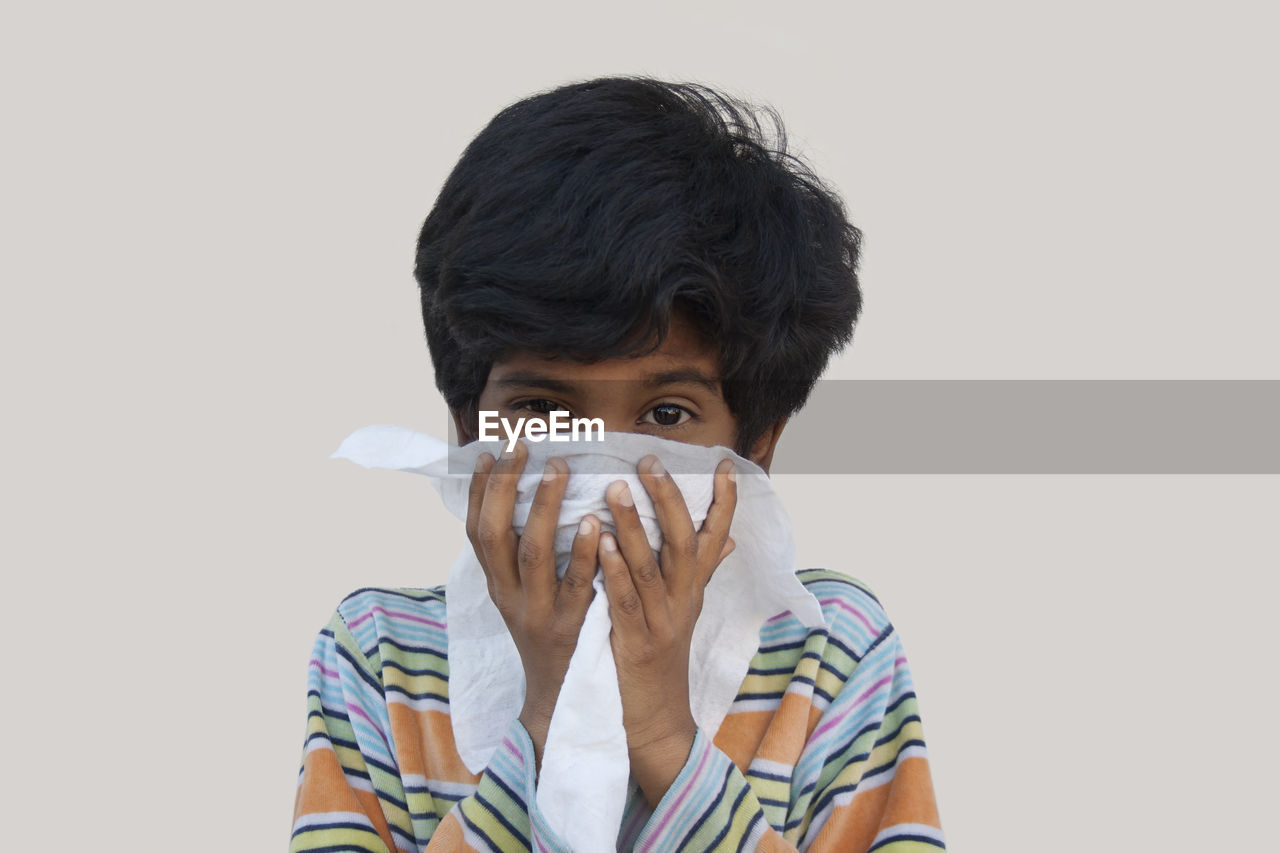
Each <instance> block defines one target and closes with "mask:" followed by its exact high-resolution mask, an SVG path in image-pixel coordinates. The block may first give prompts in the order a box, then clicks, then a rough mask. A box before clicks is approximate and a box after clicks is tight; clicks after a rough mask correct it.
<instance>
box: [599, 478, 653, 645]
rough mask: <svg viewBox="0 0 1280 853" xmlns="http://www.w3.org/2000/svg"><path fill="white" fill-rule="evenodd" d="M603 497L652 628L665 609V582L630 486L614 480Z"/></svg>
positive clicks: (632, 581)
mask: <svg viewBox="0 0 1280 853" xmlns="http://www.w3.org/2000/svg"><path fill="white" fill-rule="evenodd" d="M604 499H605V503H607V504H608V505H609V511H610V512H612V513H613V526H614V527H615V528H617V531H618V532H617V543H618V548H619V549H620V550H621V553H622V559H623V560H624V561H625V562H626V565H627V568H628V570H629V571H630V572H631V583H632V585H633V586H634V587H635V590H636V592H637V593H639V594H640V601H641V602H642V603H643V604H644V612H645V619H646V621H647V622H648V624H649V626H650V627H651V628H652V627H654V626H655V620H656V619H659V618H661V614H662V613H664V612H665V611H666V605H667V584H666V581H665V580H663V577H662V568H661V567H660V566H659V565H658V560H657V558H656V557H655V556H654V554H653V548H652V547H651V546H650V545H649V537H648V536H646V535H645V532H644V525H643V524H641V523H640V514H639V513H637V512H636V506H635V496H634V495H632V494H631V488H630V486H628V485H627V484H626V482H625V481H623V480H615V481H614V482H612V483H610V484H609V488H608V489H606V490H605V493H604Z"/></svg>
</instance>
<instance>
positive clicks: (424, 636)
mask: <svg viewBox="0 0 1280 853" xmlns="http://www.w3.org/2000/svg"><path fill="white" fill-rule="evenodd" d="M334 624H335V625H338V624H340V625H341V627H342V628H345V629H346V631H348V632H350V634H351V636H352V638H353V639H354V640H355V641H356V644H357V645H358V646H359V647H360V648H361V649H362V650H364V651H365V653H366V654H368V653H370V652H373V651H375V650H377V649H378V648H379V647H380V646H381V645H382V644H383V643H384V642H389V643H391V644H392V645H398V646H411V647H429V648H435V649H439V650H441V651H443V650H445V649H447V648H448V631H447V625H446V621H445V588H444V587H443V586H437V587H430V588H412V587H401V588H389V587H363V588H361V589H357V590H355V591H354V592H352V593H351V594H349V595H347V596H346V597H345V598H343V599H342V601H341V602H339V603H338V606H337V608H336V612H335V614H334Z"/></svg>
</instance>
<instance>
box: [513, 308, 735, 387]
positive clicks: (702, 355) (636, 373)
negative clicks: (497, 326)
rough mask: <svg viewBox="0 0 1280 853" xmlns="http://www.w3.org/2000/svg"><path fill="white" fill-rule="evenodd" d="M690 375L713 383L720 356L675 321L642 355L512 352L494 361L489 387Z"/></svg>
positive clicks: (687, 327)
mask: <svg viewBox="0 0 1280 853" xmlns="http://www.w3.org/2000/svg"><path fill="white" fill-rule="evenodd" d="M677 374H687V375H688V376H696V377H700V378H702V379H705V380H709V381H712V382H718V380H719V378H720V364H719V353H718V351H717V350H716V348H715V347H714V346H713V345H712V344H711V343H710V342H709V341H707V340H706V339H705V338H704V337H702V335H700V334H698V332H697V331H696V330H694V329H693V327H692V326H690V325H689V324H688V323H685V322H683V321H679V320H676V321H673V322H672V324H671V327H670V330H669V333H668V335H667V337H666V339H665V340H664V341H663V342H662V345H661V346H659V347H658V348H657V349H656V350H654V351H653V352H649V353H646V354H644V355H641V356H624V357H618V358H609V359H604V360H602V361H596V362H580V361H573V360H570V359H565V358H554V357H548V356H543V355H539V354H536V353H529V352H517V353H512V354H511V355H510V356H508V357H506V358H504V359H502V360H500V361H497V362H494V364H493V367H492V368H490V370H489V385H490V386H494V385H496V384H501V383H504V382H508V381H511V380H515V379H521V378H528V377H531V376H539V377H545V378H548V379H555V380H560V381H565V382H569V381H575V382H581V381H590V380H611V381H618V380H626V381H648V380H652V379H654V378H655V377H661V376H664V375H677Z"/></svg>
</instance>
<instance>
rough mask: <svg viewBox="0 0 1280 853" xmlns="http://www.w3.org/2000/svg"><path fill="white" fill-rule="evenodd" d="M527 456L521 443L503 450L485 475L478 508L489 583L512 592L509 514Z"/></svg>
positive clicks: (515, 579)
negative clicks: (485, 481)
mask: <svg viewBox="0 0 1280 853" xmlns="http://www.w3.org/2000/svg"><path fill="white" fill-rule="evenodd" d="M528 453H529V450H528V448H526V447H525V446H524V444H523V442H517V443H516V446H515V450H514V451H512V452H507V451H503V453H502V456H500V457H499V458H498V461H497V462H496V463H494V465H493V468H492V469H491V470H490V472H489V482H488V483H487V484H486V485H485V489H484V503H483V504H482V505H481V507H480V523H479V526H478V527H477V529H476V538H477V539H478V540H479V542H480V547H481V549H482V550H483V551H484V557H485V560H487V561H488V566H487V568H488V569H489V572H490V577H491V582H492V583H494V584H496V585H497V586H498V588H499V589H513V588H517V587H519V585H520V575H519V570H518V569H517V567H516V542H517V537H516V532H515V530H514V529H513V528H512V526H511V515H512V512H513V511H514V510H515V505H516V483H517V482H518V481H519V479H520V473H521V471H523V470H524V463H525V459H526V458H527V456H528Z"/></svg>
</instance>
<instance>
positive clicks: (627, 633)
mask: <svg viewBox="0 0 1280 853" xmlns="http://www.w3.org/2000/svg"><path fill="white" fill-rule="evenodd" d="M637 471H638V473H639V475H640V481H641V482H642V483H643V484H644V488H645V491H647V492H648V493H649V496H650V497H651V498H652V499H653V504H654V508H655V510H656V511H657V516H658V525H659V526H660V527H661V528H662V535H663V542H662V550H661V552H660V555H659V558H660V562H659V561H658V560H655V559H654V556H653V549H652V548H651V547H650V546H649V540H648V538H647V537H646V536H645V532H644V527H643V526H642V525H641V523H640V517H639V515H638V514H637V513H636V508H635V501H634V499H633V498H632V496H631V492H630V489H628V487H627V484H626V483H625V482H623V481H618V482H615V483H613V484H611V485H610V486H609V489H608V491H607V492H606V493H605V500H606V502H607V503H608V505H609V510H610V512H612V514H613V520H614V526H615V527H616V528H617V531H618V534H617V537H616V538H615V537H614V536H613V535H611V534H609V533H603V534H601V536H600V543H599V559H600V567H601V569H602V571H603V574H604V583H605V592H606V593H607V594H608V597H609V616H610V619H611V620H612V622H613V630H612V632H611V634H610V640H611V645H612V647H613V657H614V661H615V662H616V664H617V668H618V688H619V690H620V692H621V694H622V722H623V725H624V726H625V727H626V730H627V749H628V751H629V753H630V758H631V772H632V775H634V776H635V778H636V781H637V782H638V783H639V784H640V788H641V790H642V791H643V792H644V795H645V799H646V800H648V801H649V804H650V805H651V806H655V807H656V806H657V804H658V803H659V801H661V799H662V797H663V795H664V794H665V793H666V792H667V789H668V788H670V787H671V783H672V782H674V781H675V779H676V777H677V776H678V775H680V770H681V769H682V768H683V767H684V764H685V761H686V760H687V759H688V757H689V750H690V749H691V748H692V747H693V739H694V736H695V734H696V733H697V724H696V723H695V722H694V719H693V713H692V711H690V708H689V645H690V641H691V640H692V639H693V628H694V625H695V624H696V623H697V621H698V614H699V613H701V611H702V594H703V591H704V590H705V589H706V586H707V582H708V581H709V580H711V575H712V574H713V573H714V572H715V570H716V567H717V566H719V565H720V563H721V561H722V560H724V558H725V557H727V556H728V555H729V554H730V553H731V552H732V551H733V547H734V543H733V540H732V539H730V538H729V525H730V523H731V522H732V521H733V512H734V509H735V508H736V505H737V482H736V477H735V476H734V474H733V473H732V472H733V462H732V460H730V459H725V460H723V461H722V462H721V463H720V464H719V465H718V466H717V467H716V472H715V485H714V490H713V497H712V502H711V506H710V508H709V509H708V510H707V517H706V520H705V521H703V523H702V528H701V529H700V530H694V526H693V520H692V518H691V517H690V515H689V509H688V507H687V506H686V505H685V502H684V498H683V496H682V495H681V494H680V489H679V487H677V486H676V483H675V480H673V479H672V478H671V475H670V474H668V473H667V472H666V470H665V469H664V468H663V467H662V464H661V462H659V461H658V458H657V457H656V456H653V455H650V456H646V457H645V458H644V459H641V460H640V463H639V465H638V466H637Z"/></svg>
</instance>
